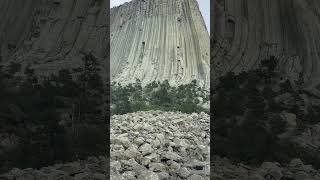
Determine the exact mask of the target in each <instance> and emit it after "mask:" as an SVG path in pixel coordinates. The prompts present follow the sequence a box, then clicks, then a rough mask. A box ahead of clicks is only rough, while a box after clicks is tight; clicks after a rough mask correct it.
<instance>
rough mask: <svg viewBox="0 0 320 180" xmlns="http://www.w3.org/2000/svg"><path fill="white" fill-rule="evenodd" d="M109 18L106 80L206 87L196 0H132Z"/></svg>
mask: <svg viewBox="0 0 320 180" xmlns="http://www.w3.org/2000/svg"><path fill="white" fill-rule="evenodd" d="M110 16H111V35H110V36H111V44H110V46H111V48H110V50H111V52H110V58H111V59H110V66H111V80H112V81H116V82H120V83H124V84H126V83H129V82H134V81H135V80H136V79H140V80H141V81H142V84H147V83H150V82H152V81H163V80H166V79H168V80H169V82H170V83H171V84H173V85H178V84H183V83H188V82H191V80H193V79H197V80H198V81H200V82H201V84H202V85H204V86H206V87H209V82H210V75H209V74H210V73H209V47H210V45H209V34H208V31H207V30H206V27H205V24H204V20H203V18H202V16H201V13H200V10H199V7H198V4H197V2H196V0H133V1H132V2H129V3H125V4H123V5H121V6H118V7H114V8H112V9H111V14H110Z"/></svg>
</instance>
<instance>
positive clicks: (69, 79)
mask: <svg viewBox="0 0 320 180" xmlns="http://www.w3.org/2000/svg"><path fill="white" fill-rule="evenodd" d="M21 71H23V74H24V75H23V76H16V75H14V74H16V73H17V72H21ZM0 98H1V101H0V134H10V135H14V136H16V137H18V142H17V144H16V145H15V146H12V147H0V148H1V149H0V171H6V170H9V169H10V168H13V167H18V168H29V167H33V168H38V167H43V166H48V165H51V164H54V163H58V162H64V161H71V160H76V159H82V158H86V157H87V156H91V155H104V154H105V152H106V151H105V150H106V147H105V144H106V142H105V141H106V140H107V137H106V136H107V135H106V133H105V129H106V124H107V122H106V121H105V119H106V118H105V113H104V112H105V109H106V108H105V107H104V105H105V98H106V96H105V91H104V84H103V80H102V76H101V69H100V64H99V62H98V60H97V58H96V57H94V56H93V55H92V54H85V55H84V58H83V65H82V66H81V67H79V68H74V69H62V70H60V71H59V73H58V74H52V75H51V76H50V77H46V78H44V79H39V78H38V77H37V76H36V75H35V73H34V70H33V69H32V68H30V66H27V67H26V68H25V69H24V70H21V65H20V64H19V63H11V64H10V65H9V66H8V67H6V68H5V67H1V68H0Z"/></svg>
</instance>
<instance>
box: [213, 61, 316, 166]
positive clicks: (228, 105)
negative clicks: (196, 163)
mask: <svg viewBox="0 0 320 180" xmlns="http://www.w3.org/2000/svg"><path fill="white" fill-rule="evenodd" d="M276 67H277V59H275V58H274V57H271V58H270V59H266V60H263V61H262V62H261V65H260V68H258V69H256V70H250V71H248V72H242V73H240V74H238V75H236V74H234V73H231V72H230V73H228V74H226V75H225V76H223V77H221V78H220V80H219V84H218V85H217V87H216V88H215V90H214V91H213V95H212V96H213V98H212V104H211V108H212V111H213V115H214V130H215V151H216V153H217V154H220V155H223V156H228V157H229V158H233V159H236V160H241V161H245V162H249V163H261V162H263V161H280V162H283V161H282V160H284V159H286V160H289V159H290V158H294V157H297V156H299V153H298V152H301V151H299V150H296V151H294V150H290V148H288V147H291V146H290V145H288V144H284V142H283V141H285V140H283V139H282V138H280V137H283V136H279V135H282V134H284V133H287V132H288V130H287V129H286V128H287V125H288V122H287V121H286V120H285V119H284V118H283V117H282V116H281V112H282V111H285V112H289V113H293V114H295V115H296V117H297V119H296V123H297V126H296V127H295V128H296V129H295V131H294V132H289V133H299V132H298V131H301V130H302V129H304V127H307V125H312V124H316V123H319V117H320V113H319V112H320V108H319V107H320V106H317V105H309V106H307V104H306V103H308V100H303V98H302V97H301V95H304V96H307V95H306V94H301V91H299V90H298V89H297V87H298V86H296V85H295V84H293V83H292V82H290V81H289V80H286V81H284V80H283V79H282V78H281V77H280V74H279V73H278V72H277V71H276ZM279 79H280V80H281V81H280V80H279ZM305 107H308V108H305ZM305 109H306V111H305ZM284 150H287V152H282V151H284ZM289 156H290V158H289ZM308 162H311V163H313V162H312V161H308Z"/></svg>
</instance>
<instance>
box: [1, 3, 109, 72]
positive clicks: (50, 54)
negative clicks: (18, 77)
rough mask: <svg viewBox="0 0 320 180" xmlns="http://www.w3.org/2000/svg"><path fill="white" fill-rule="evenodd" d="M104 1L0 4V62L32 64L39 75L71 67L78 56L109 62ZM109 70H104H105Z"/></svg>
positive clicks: (78, 59)
mask: <svg viewBox="0 0 320 180" xmlns="http://www.w3.org/2000/svg"><path fill="white" fill-rule="evenodd" d="M108 4H109V1H107V0H81V1H80V0H26V1H11V0H3V1H1V2H0V8H1V13H0V14H1V15H0V16H1V22H0V46H1V51H0V54H1V57H2V60H3V61H6V62H8V61H15V62H20V63H21V64H22V65H23V67H24V66H25V65H26V64H31V65H32V68H34V69H35V70H36V72H37V73H40V74H44V75H47V74H50V73H51V72H55V71H57V70H59V69H61V68H74V67H76V66H77V65H78V64H79V62H81V57H82V54H81V53H80V52H84V53H89V52H91V53H92V54H94V55H95V56H96V57H97V58H98V59H99V60H100V61H101V64H104V65H105V66H106V64H108V63H107V62H108V61H109V60H108V58H109V54H108V52H109V50H108V49H109V46H108V45H109V20H108V19H109V5H108ZM105 69H106V70H109V68H107V67H106V68H105Z"/></svg>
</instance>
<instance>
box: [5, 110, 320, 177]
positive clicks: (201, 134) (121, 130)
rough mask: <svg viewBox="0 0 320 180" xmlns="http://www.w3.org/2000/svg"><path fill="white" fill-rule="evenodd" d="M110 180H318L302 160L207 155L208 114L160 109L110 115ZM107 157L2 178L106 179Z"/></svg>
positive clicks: (319, 173)
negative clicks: (257, 161)
mask: <svg viewBox="0 0 320 180" xmlns="http://www.w3.org/2000/svg"><path fill="white" fill-rule="evenodd" d="M110 136H111V147H110V151H111V152H110V153H111V159H110V160H111V161H110V163H111V164H110V165H111V168H110V174H111V176H110V179H112V180H127V179H128V180H135V179H137V180H182V179H188V180H202V179H203V180H205V179H215V180H320V171H319V170H316V169H315V168H314V167H312V166H311V165H305V164H304V163H303V162H302V161H301V160H300V159H293V160H291V162H290V163H289V164H280V163H277V162H264V163H262V164H261V165H260V166H257V167H254V166H248V165H245V164H244V163H235V162H234V161H231V160H229V159H226V158H221V157H219V156H213V157H211V176H210V163H209V161H210V155H209V152H210V148H209V142H210V135H209V115H207V114H205V113H200V114H191V115H188V114H183V113H172V112H161V111H150V112H136V113H130V114H125V115H114V116H113V117H112V121H111V135H110ZM107 168H108V167H107V159H106V158H105V157H98V158H95V157H90V158H88V159H87V160H83V161H77V162H72V163H66V164H57V165H54V166H50V167H45V168H41V169H39V170H34V169H24V170H21V169H13V170H11V171H10V172H8V173H7V174H4V175H2V176H0V180H2V179H6V180H11V179H12V180H13V179H19V180H23V179H24V180H38V179H39V180H41V179H51V180H56V179H77V180H87V179H95V180H103V179H109V177H108V176H106V173H107Z"/></svg>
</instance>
